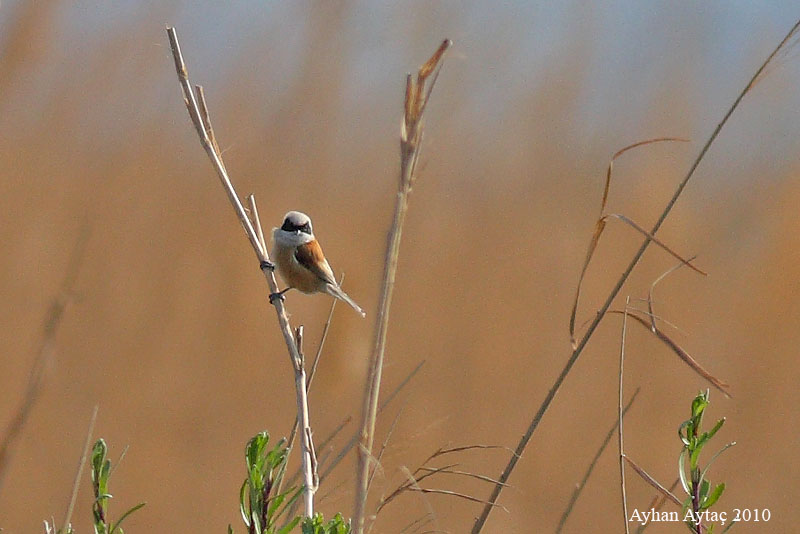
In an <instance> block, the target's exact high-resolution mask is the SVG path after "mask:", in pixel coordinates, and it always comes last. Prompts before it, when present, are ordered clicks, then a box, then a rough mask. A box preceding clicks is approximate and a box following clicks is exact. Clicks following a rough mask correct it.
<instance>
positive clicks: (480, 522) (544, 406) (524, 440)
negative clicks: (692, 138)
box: [472, 20, 800, 534]
mask: <svg viewBox="0 0 800 534" xmlns="http://www.w3.org/2000/svg"><path fill="white" fill-rule="evenodd" d="M798 28H800V20H798V21H797V22H796V23H795V24H794V26H793V27H792V29H791V30H790V31H789V33H787V34H786V36H785V37H784V38H783V39H782V40H781V42H780V43H779V44H778V46H776V47H775V49H774V50H773V51H772V53H771V54H770V55H769V56H768V57H767V59H765V60H764V62H763V63H761V65H760V66H759V67H758V69H757V70H756V72H755V74H753V77H752V78H751V79H750V81H749V82H748V83H747V85H745V87H744V89H742V91H741V92H740V93H739V95H738V96H737V97H736V99H735V100H734V101H733V104H731V105H730V107H729V108H728V111H727V112H726V113H725V115H724V116H723V117H722V120H721V121H720V122H719V123H718V124H717V126H716V128H714V131H713V132H711V135H710V136H709V137H708V139H707V140H706V142H705V144H704V145H703V148H702V149H700V153H699V154H698V155H697V157H696V158H695V160H694V162H693V163H692V165H691V166H690V167H689V170H688V171H687V172H686V175H685V176H684V177H683V179H682V180H681V182H680V183H679V184H678V187H677V188H676V189H675V192H674V193H673V194H672V198H670V200H669V201H668V202H667V205H666V206H665V207H664V209H663V211H662V212H661V215H660V216H659V217H658V219H657V220H656V222H655V224H654V225H653V228H652V230H650V234H651V235H656V233H658V230H659V228H661V225H662V224H664V221H665V220H666V219H667V217H668V216H669V214H670V213H671V212H672V208H673V207H674V206H675V203H676V202H677V201H678V199H679V198H680V196H681V194H682V193H683V190H684V189H685V188H686V185H687V184H688V183H689V181H690V180H691V179H692V176H694V173H695V171H696V170H697V167H698V166H699V165H700V163H701V162H702V161H703V159H704V158H705V155H706V153H707V152H708V150H709V149H710V148H711V145H713V144H714V141H716V139H717V137H718V136H719V133H720V132H721V131H722V128H723V127H724V126H725V124H727V122H728V119H729V118H730V117H731V115H732V114H733V112H734V111H736V109H737V108H738V107H739V104H740V103H741V101H742V99H743V98H744V97H745V95H746V94H747V93H748V91H749V90H750V88H751V87H752V85H753V83H754V82H755V80H756V79H758V77H759V76H760V75H761V73H762V72H763V71H764V69H765V68H766V67H767V65H769V63H770V62H771V61H772V59H773V58H774V57H775V55H776V54H777V53H778V52H779V51H780V50H781V49H782V48H783V46H784V45H785V44H786V42H787V41H788V40H789V39H790V38H791V37H792V36H793V35H794V34H795V32H796V31H797V29H798ZM650 242H651V241H650V239H649V238H647V239H645V241H644V242H643V243H642V245H641V246H640V247H639V250H638V251H636V254H634V256H633V258H631V261H630V263H629V264H628V266H627V267H626V269H625V271H624V272H623V273H622V274H621V275H620V277H619V279H618V280H617V282H616V284H614V287H613V288H611V291H610V292H609V294H608V297H607V298H606V300H605V302H604V303H603V305H602V306H601V307H600V309H599V311H598V313H597V315H596V316H595V317H594V319H593V320H592V322H591V323H590V324H589V328H588V329H587V330H586V332H585V333H584V335H583V337H582V338H581V341H580V342H579V343H578V344H577V346H576V347H575V348H574V349H573V351H572V355H570V357H569V358H568V359H567V361H566V363H565V364H564V368H563V369H562V370H561V372H560V373H559V374H558V376H557V377H556V379H555V381H554V382H553V385H552V386H551V388H550V390H549V391H548V392H547V395H545V398H544V400H543V401H542V403H541V405H540V406H539V409H538V410H537V411H536V413H535V414H534V415H533V418H532V419H531V421H530V423H529V424H528V428H527V430H526V431H525V433H524V434H523V435H522V437H521V438H520V440H519V443H518V444H517V447H516V449H515V454H514V455H513V456H512V457H511V458H509V460H508V464H507V465H506V467H505V468H504V469H503V472H502V473H501V475H500V478H499V480H500V481H501V482H504V483H505V482H507V481H508V478H509V477H510V476H511V473H512V472H513V471H514V468H515V467H516V465H517V462H518V461H519V458H520V457H521V456H522V453H523V452H524V450H525V448H526V447H527V446H528V443H529V442H530V440H531V438H532V437H533V434H534V432H536V429H537V428H538V427H539V423H540V422H541V420H542V417H544V414H545V412H547V410H548V409H549V407H550V405H551V404H552V402H553V399H555V397H556V394H557V393H558V390H559V389H561V385H562V384H563V383H564V380H565V379H566V377H567V375H568V374H569V373H570V371H571V370H572V367H573V366H574V365H575V362H577V361H578V358H579V357H580V355H581V354H582V353H583V349H584V348H585V347H586V345H587V344H588V343H589V340H590V339H591V338H592V335H593V334H594V332H595V330H596V329H597V327H598V326H599V325H600V322H601V321H602V320H603V317H605V314H606V312H607V311H608V310H609V309H610V308H611V305H612V304H613V303H614V299H616V298H617V295H618V294H619V292H620V290H621V289H622V286H623V285H625V282H626V281H627V280H628V277H630V275H631V272H633V269H634V268H635V267H636V266H637V265H638V264H639V260H641V258H642V256H643V255H644V253H645V251H646V250H647V248H648V247H649V246H650ZM502 491H503V486H501V485H497V486H495V488H494V490H493V491H492V494H491V496H490V497H489V503H488V504H487V505H486V506H484V508H483V511H482V512H481V515H480V516H479V517H478V519H477V520H476V521H475V524H474V525H473V526H472V534H478V533H479V532H480V531H481V530H483V527H484V525H485V524H486V521H487V520H488V519H489V515H490V514H491V513H492V509H493V508H494V507H493V506H492V505H493V504H494V503H496V502H497V499H498V498H499V497H500V493H501V492H502Z"/></svg>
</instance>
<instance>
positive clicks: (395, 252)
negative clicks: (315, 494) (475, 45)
mask: <svg viewBox="0 0 800 534" xmlns="http://www.w3.org/2000/svg"><path fill="white" fill-rule="evenodd" d="M450 45H451V42H450V40H448V39H445V40H444V42H442V44H441V45H440V46H439V49H438V50H437V51H436V52H435V53H434V54H433V56H431V58H430V59H429V60H428V61H427V62H426V63H425V64H424V65H423V66H422V67H420V69H419V72H418V73H417V77H416V78H414V77H412V76H411V75H410V74H409V75H408V76H407V78H406V97H405V113H404V114H403V123H402V126H401V129H400V184H399V189H398V192H397V201H396V203H395V208H394V219H393V221H392V226H391V229H390V230H389V242H388V244H387V247H386V260H385V263H384V271H383V284H382V288H381V298H380V306H379V309H378V316H377V319H376V328H375V343H374V345H373V349H372V356H371V357H370V365H369V372H368V374H367V384H366V387H365V389H364V405H363V408H362V420H361V440H360V447H359V450H358V453H359V454H358V471H357V474H356V499H355V511H354V514H353V524H354V525H355V534H363V532H364V510H365V506H366V501H367V486H368V480H369V471H370V470H369V463H370V459H371V457H372V445H373V441H374V439H375V418H376V416H377V413H378V397H379V394H380V388H381V375H382V373H383V355H384V349H385V348H386V333H387V331H388V328H389V309H390V307H391V303H392V293H393V291H394V281H395V275H396V273H397V258H398V256H399V254H400V240H401V237H402V233H403V223H404V222H405V218H406V212H407V211H408V194H409V193H410V191H411V187H412V186H413V184H414V179H415V178H416V172H415V171H416V167H417V162H418V161H419V153H420V149H421V147H422V132H423V124H422V118H423V115H424V112H425V108H426V106H427V104H428V99H429V97H430V94H431V91H432V90H433V87H434V85H435V83H436V78H437V76H438V74H439V69H440V67H441V60H442V56H443V55H444V53H445V51H446V50H447V49H448V48H449V47H450ZM429 78H430V83H428V82H429V80H428V79H429Z"/></svg>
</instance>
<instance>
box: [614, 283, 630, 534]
mask: <svg viewBox="0 0 800 534" xmlns="http://www.w3.org/2000/svg"><path fill="white" fill-rule="evenodd" d="M630 304H631V298H630V297H628V298H626V299H625V312H624V313H623V315H622V341H621V342H620V346H619V404H618V409H619V420H618V422H617V430H618V433H617V437H618V439H619V487H620V490H621V492H622V520H623V521H624V522H625V534H630V532H631V531H630V527H629V526H628V495H627V493H626V492H625V445H624V442H623V439H622V436H623V432H622V419H623V418H624V415H625V413H624V412H623V409H622V399H623V397H622V394H623V390H622V377H623V376H624V374H623V369H624V367H625V338H626V337H627V334H628V306H630Z"/></svg>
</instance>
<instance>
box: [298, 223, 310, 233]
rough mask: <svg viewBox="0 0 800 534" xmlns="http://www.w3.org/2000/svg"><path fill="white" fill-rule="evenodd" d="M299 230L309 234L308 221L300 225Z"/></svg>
mask: <svg viewBox="0 0 800 534" xmlns="http://www.w3.org/2000/svg"><path fill="white" fill-rule="evenodd" d="M300 231H301V232H303V233H305V234H309V235H311V225H310V224H309V223H305V224H304V225H303V226H301V227H300Z"/></svg>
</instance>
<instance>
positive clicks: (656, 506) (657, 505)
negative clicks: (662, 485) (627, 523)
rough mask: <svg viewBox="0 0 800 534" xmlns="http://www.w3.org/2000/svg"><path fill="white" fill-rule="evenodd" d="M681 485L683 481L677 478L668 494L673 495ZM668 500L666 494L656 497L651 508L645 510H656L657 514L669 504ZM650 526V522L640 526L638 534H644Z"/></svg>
mask: <svg viewBox="0 0 800 534" xmlns="http://www.w3.org/2000/svg"><path fill="white" fill-rule="evenodd" d="M680 483H681V479H680V478H676V479H675V481H674V482H673V483H672V485H671V486H670V487H669V488H668V490H669V491H668V493H669V494H671V493H672V492H673V491H674V490H675V488H677V487H678V484H680ZM667 499H668V497H667V496H666V495H665V494H663V493H659V494H658V495H656V496H655V497H654V498H653V500H652V501H650V506H648V507H646V508H645V510H650V509H652V510H655V511H656V512H658V511H659V510H661V509H662V508H663V507H664V505H665V504H666V503H667ZM649 525H650V521H648V522H647V523H645V524H644V525H639V526H638V527H637V528H636V534H642V532H644V530H645V529H646V528H647V527H648V526H649Z"/></svg>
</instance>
